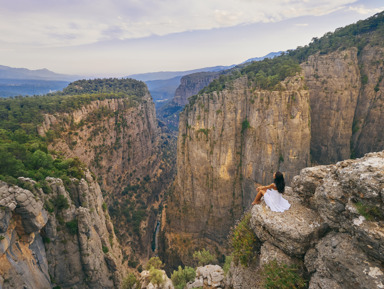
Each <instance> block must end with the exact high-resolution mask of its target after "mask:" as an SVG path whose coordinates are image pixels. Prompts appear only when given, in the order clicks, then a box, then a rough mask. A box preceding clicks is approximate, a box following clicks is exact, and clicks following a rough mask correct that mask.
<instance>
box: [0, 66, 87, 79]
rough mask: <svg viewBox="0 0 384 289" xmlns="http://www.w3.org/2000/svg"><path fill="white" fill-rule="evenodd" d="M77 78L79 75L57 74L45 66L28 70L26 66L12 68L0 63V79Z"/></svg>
mask: <svg viewBox="0 0 384 289" xmlns="http://www.w3.org/2000/svg"><path fill="white" fill-rule="evenodd" d="M79 78H81V76H77V75H66V74H59V73H55V72H53V71H50V70H48V69H46V68H43V69H37V70H30V69H27V68H14V67H9V66H4V65H0V79H28V80H32V79H33V80H55V81H74V80H77V79H79Z"/></svg>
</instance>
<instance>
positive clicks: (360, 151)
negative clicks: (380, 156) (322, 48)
mask: <svg viewBox="0 0 384 289" xmlns="http://www.w3.org/2000/svg"><path fill="white" fill-rule="evenodd" d="M383 55H384V49H383V48H382V47H379V46H370V45H367V46H366V47H365V48H364V49H362V51H360V53H359V51H358V49H357V48H350V49H347V50H343V51H336V52H332V53H329V54H325V55H319V54H316V55H312V56H310V57H309V59H308V61H307V62H305V63H303V64H302V65H301V66H302V68H303V71H304V75H305V80H306V83H307V86H308V89H309V94H310V103H311V157H312V160H313V162H315V163H318V164H330V163H334V162H337V161H340V160H345V159H348V158H350V157H360V156H362V155H364V154H365V153H367V152H371V151H379V150H381V149H383V147H384V135H383V134H384V132H383V130H382V129H381V127H382V125H383V124H384V123H383V121H382V117H381V116H382V114H383V112H384V108H383V106H384V102H383V96H382V94H383V85H384V82H383V76H384V71H383V60H382V57H383Z"/></svg>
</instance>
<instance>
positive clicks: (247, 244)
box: [229, 213, 259, 267]
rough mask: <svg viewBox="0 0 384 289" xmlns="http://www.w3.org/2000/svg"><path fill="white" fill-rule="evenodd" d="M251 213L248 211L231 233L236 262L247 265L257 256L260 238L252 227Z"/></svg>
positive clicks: (231, 243)
mask: <svg viewBox="0 0 384 289" xmlns="http://www.w3.org/2000/svg"><path fill="white" fill-rule="evenodd" d="M250 219H251V214H250V213H247V214H246V215H245V216H244V217H243V219H242V220H241V221H240V222H239V223H238V224H237V226H236V227H235V228H234V229H233V230H232V232H231V234H230V240H229V242H230V245H231V246H232V250H233V258H234V261H235V262H236V264H237V263H238V262H240V264H241V265H243V266H245V267H247V266H248V265H249V263H250V262H251V261H253V260H254V258H255V257H256V253H257V251H258V245H259V244H258V240H257V237H256V235H255V232H253V230H252V229H251V227H250Z"/></svg>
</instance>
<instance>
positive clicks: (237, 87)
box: [164, 45, 384, 260]
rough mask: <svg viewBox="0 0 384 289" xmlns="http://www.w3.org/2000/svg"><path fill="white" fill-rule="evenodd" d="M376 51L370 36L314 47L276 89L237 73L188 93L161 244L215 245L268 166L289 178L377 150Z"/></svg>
mask: <svg viewBox="0 0 384 289" xmlns="http://www.w3.org/2000/svg"><path fill="white" fill-rule="evenodd" d="M383 55H384V49H383V48H382V47H380V46H377V45H376V46H375V45H367V46H365V48H362V49H358V48H353V47H352V48H348V49H344V50H337V51H334V52H330V53H327V54H320V53H316V54H313V55H311V56H309V57H308V60H307V61H305V62H303V63H302V64H301V68H302V74H301V75H297V76H296V77H293V78H290V79H287V80H286V81H285V82H284V89H282V90H281V91H278V90H277V91H262V90H259V89H257V88H255V87H253V86H252V84H250V83H248V82H247V80H246V78H244V77H243V78H240V79H237V80H235V81H232V82H228V83H226V84H225V86H226V89H224V90H221V91H220V90H217V91H215V92H211V93H208V94H198V95H197V96H194V97H192V98H190V103H189V105H187V106H186V108H185V109H184V111H183V112H182V114H181V116H180V126H179V139H178V154H177V158H178V161H177V168H178V171H177V177H176V182H175V184H174V191H173V193H172V194H171V196H170V202H169V207H170V208H171V209H168V210H167V215H168V217H169V219H170V221H169V224H170V225H169V228H167V229H166V233H165V235H166V236H168V237H166V238H165V239H166V242H165V244H164V246H166V247H167V246H168V247H167V248H173V249H174V250H176V251H177V250H179V249H176V248H178V247H181V248H182V249H181V250H180V252H179V253H180V254H181V255H182V256H186V255H187V254H191V252H188V251H186V250H184V249H185V247H188V248H189V247H190V248H193V247H194V248H197V247H199V246H201V247H209V246H210V247H212V248H213V250H216V251H217V252H219V251H220V250H219V249H217V248H219V247H220V244H223V243H224V240H225V236H226V234H227V233H228V231H229V229H230V227H231V226H232V225H233V223H234V220H236V218H237V217H238V216H240V215H241V213H242V212H243V211H244V209H245V208H247V207H248V206H249V204H250V202H251V201H252V199H253V198H254V196H255V187H254V186H255V184H256V183H262V184H268V183H270V182H271V181H272V174H273V172H274V171H276V170H280V171H283V172H284V173H285V177H286V181H287V183H288V184H289V183H290V180H291V179H292V177H293V176H294V175H296V174H297V173H298V172H299V170H300V169H302V168H304V167H307V166H311V165H315V164H330V163H335V162H338V161H341V160H345V159H348V158H351V157H360V156H362V155H364V154H365V153H367V152H370V151H379V150H382V149H383V148H384V142H383V141H384V135H383V134H384V131H383V129H382V126H383V125H384V123H383V121H382V119H384V118H383V117H382V116H383V113H384V102H383V86H384V81H383V78H384V71H383V65H384V64H383V60H382V56H383ZM178 232H183V233H178ZM167 234H168V235H167ZM167 238H168V239H167ZM189 240H193V241H189ZM202 240H205V241H202ZM167 242H168V243H167ZM186 244H187V245H186ZM176 251H175V252H174V257H172V258H175V260H176V259H177V258H178V257H176V256H177V254H178V253H176ZM172 258H171V259H172ZM182 259H183V257H182ZM187 259H188V258H185V259H184V260H187Z"/></svg>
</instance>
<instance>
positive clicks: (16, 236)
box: [0, 173, 125, 288]
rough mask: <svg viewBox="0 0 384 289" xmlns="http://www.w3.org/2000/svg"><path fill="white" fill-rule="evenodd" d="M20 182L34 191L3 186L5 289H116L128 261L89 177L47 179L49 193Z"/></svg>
mask: <svg viewBox="0 0 384 289" xmlns="http://www.w3.org/2000/svg"><path fill="white" fill-rule="evenodd" d="M20 180H21V181H23V182H24V184H26V186H25V187H28V188H29V189H23V188H21V187H17V186H12V185H8V184H7V183H5V182H0V224H1V225H0V228H1V229H0V276H1V278H0V287H1V288H52V287H53V286H60V287H61V288H117V287H118V286H119V284H120V281H121V278H122V275H123V274H124V272H125V269H124V267H123V266H122V258H123V256H122V252H121V249H120V245H119V243H118V241H117V239H116V237H115V234H114V232H113V225H112V223H111V221H110V218H109V215H108V212H107V211H106V210H105V205H104V206H103V202H104V201H103V197H102V193H101V189H100V187H99V185H98V183H97V182H95V181H94V180H93V178H92V176H91V175H90V173H87V174H86V178H85V179H81V180H80V181H79V180H76V179H73V180H72V181H71V183H70V184H67V185H66V186H64V184H63V181H62V180H61V179H55V178H47V179H46V181H47V184H48V187H49V189H48V190H49V191H46V192H45V193H44V192H43V190H42V189H38V188H36V187H35V182H34V181H32V180H30V179H24V178H20ZM24 286H25V287H24Z"/></svg>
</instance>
